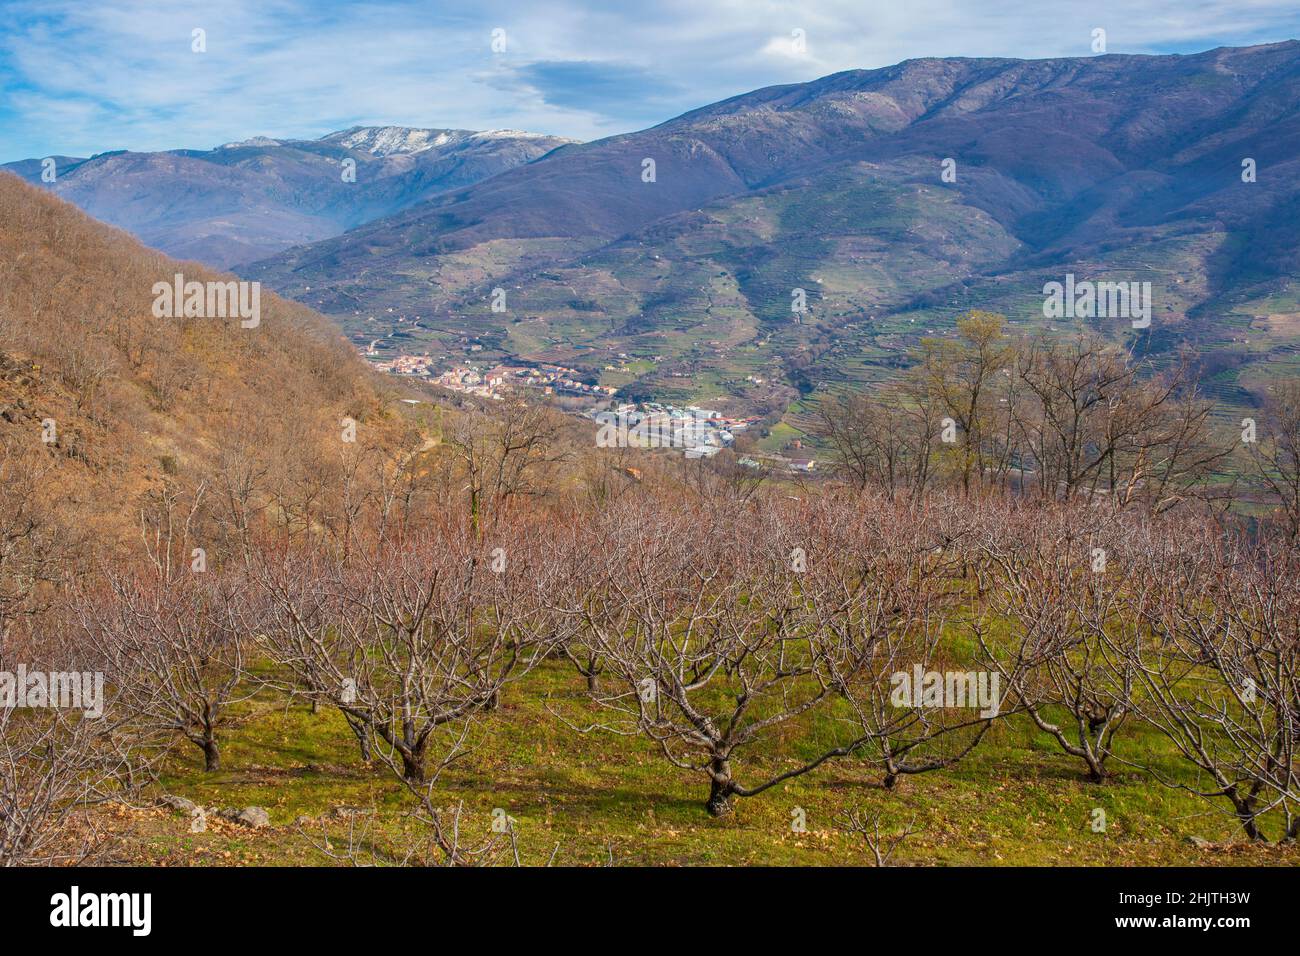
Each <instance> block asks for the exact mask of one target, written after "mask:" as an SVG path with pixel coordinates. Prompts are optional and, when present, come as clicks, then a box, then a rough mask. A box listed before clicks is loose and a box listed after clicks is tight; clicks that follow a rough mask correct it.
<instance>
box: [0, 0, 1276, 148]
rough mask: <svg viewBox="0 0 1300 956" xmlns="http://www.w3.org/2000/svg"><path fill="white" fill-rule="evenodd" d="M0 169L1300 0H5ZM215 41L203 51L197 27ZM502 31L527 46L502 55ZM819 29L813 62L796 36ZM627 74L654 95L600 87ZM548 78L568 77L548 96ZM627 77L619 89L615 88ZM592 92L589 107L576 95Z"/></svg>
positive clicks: (501, 123)
mask: <svg viewBox="0 0 1300 956" xmlns="http://www.w3.org/2000/svg"><path fill="white" fill-rule="evenodd" d="M0 8H2V9H3V12H4V16H3V18H0V89H3V90H4V91H5V97H4V99H3V101H0V136H2V137H3V142H0V159H2V160H10V159H16V158H19V157H20V156H33V155H48V154H50V153H54V152H60V153H65V154H88V153H90V152H96V151H100V150H105V149H120V148H130V149H136V150H144V149H163V148H175V147H182V146H184V147H205V146H212V145H216V144H217V143H221V142H226V141H230V140H238V139H245V138H248V137H249V136H253V135H258V134H265V135H270V136H317V135H320V134H322V133H325V132H327V131H328V130H330V129H332V128H338V127H341V126H347V125H352V124H354V123H385V124H403V125H421V126H451V127H465V128H485V127H515V128H520V129H532V130H538V131H541V132H547V133H556V134H560V135H565V136H573V137H576V138H582V139H589V138H593V137H597V136H603V135H609V134H611V133H616V132H623V131H626V130H629V129H634V128H638V127H640V126H643V125H647V123H648V122H653V121H655V120H662V119H668V118H670V117H671V116H672V115H675V114H676V113H679V112H683V111H685V110H687V109H691V108H694V107H696V106H701V105H704V104H707V103H710V102H713V101H715V100H718V99H722V98H725V97H727V96H732V95H735V94H737V93H742V92H746V91H748V90H751V89H754V88H756V87H760V86H765V85H771V84H777V83H790V82H797V81H802V80H809V79H813V78H815V77H817V76H821V75H824V74H827V73H832V72H836V71H839V70H846V69H853V68H872V67H880V66H886V65H889V64H892V63H896V62H898V61H899V60H903V59H907V58H910V57H918V56H958V55H960V56H1018V57H1043V56H1087V55H1089V54H1090V50H1089V43H1090V39H1091V31H1092V29H1093V28H1094V27H1097V26H1101V27H1104V28H1105V29H1106V30H1107V34H1108V39H1109V49H1110V51H1111V52H1117V53H1124V52H1164V51H1168V50H1173V49H1181V50H1191V49H1202V48H1207V47H1211V46H1216V45H1220V44H1233V43H1249V42H1265V41H1269V40H1279V39H1285V38H1287V37H1288V36H1290V35H1294V34H1296V33H1298V32H1300V12H1298V11H1297V8H1296V5H1295V3H1294V2H1293V0H1095V2H1093V3H1090V4H1086V5H1081V4H1078V3H1076V2H1071V0H1037V2H1035V0H1016V2H1011V0H966V2H957V0H909V2H907V3H898V2H896V0H890V2H879V0H868V2H863V0H807V2H803V3H785V2H777V0H658V2H655V3H652V4H642V3H636V4H627V5H622V4H620V5H617V6H615V5H610V4H606V3H604V2H601V0H582V2H573V0H570V2H560V0H536V2H534V3H531V4H528V5H523V4H518V3H516V2H507V0H475V2H468V0H451V2H437V0H435V2H415V0H385V2H376V3H366V2H349V3H333V4H332V3H328V2H309V0H204V2H194V0H180V2H176V0H97V2H95V3H85V2H82V0H44V2H42V3H39V4H29V3H20V2H16V0H0ZM196 26H201V27H203V28H204V29H205V30H207V33H208V52H207V53H206V54H195V53H192V52H191V51H190V31H191V30H192V29H193V28H194V27H196ZM495 27H501V28H504V29H505V30H506V31H507V36H508V39H509V46H508V52H507V53H505V54H494V53H492V51H491V48H490V43H491V31H492V29H493V28H495ZM796 29H800V30H803V31H805V37H806V50H805V51H804V52H802V53H798V52H796V51H795V50H794V47H793V44H792V35H791V34H792V31H793V30H796ZM565 62H581V63H589V64H590V63H594V64H608V65H609V68H610V71H611V78H612V77H613V76H614V74H615V73H616V72H617V73H619V74H620V75H623V76H637V75H642V76H644V77H645V80H644V84H645V88H644V90H641V89H639V88H635V87H634V88H631V89H629V90H628V95H627V97H626V98H625V99H624V100H622V101H620V100H619V98H618V96H616V95H605V96H603V97H601V96H595V95H592V96H586V97H584V96H582V95H580V94H581V93H582V92H583V91H581V90H574V89H567V90H566V89H564V88H562V84H564V83H566V82H570V83H581V82H582V75H581V74H580V73H577V72H575V73H574V74H573V75H572V76H571V77H566V74H565V72H564V71H563V70H556V69H551V70H550V72H549V73H548V74H547V75H546V76H545V77H543V79H541V80H539V78H538V76H537V75H536V71H535V70H533V71H531V72H530V69H529V68H530V67H532V66H533V65H534V64H538V63H547V64H552V65H553V64H562V63H565ZM545 83H550V84H551V87H550V89H547V88H546V87H545ZM608 86H609V89H610V90H613V91H616V90H617V86H616V84H614V83H613V80H612V79H611V82H610V83H609V84H608ZM575 104H580V106H579V105H575Z"/></svg>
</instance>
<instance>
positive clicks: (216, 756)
mask: <svg viewBox="0 0 1300 956" xmlns="http://www.w3.org/2000/svg"><path fill="white" fill-rule="evenodd" d="M220 769H221V751H220V750H218V749H217V739H216V737H208V738H207V739H206V740H204V741H203V772H204V773H215V772H216V771H218V770H220Z"/></svg>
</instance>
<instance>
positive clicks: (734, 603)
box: [570, 501, 917, 816]
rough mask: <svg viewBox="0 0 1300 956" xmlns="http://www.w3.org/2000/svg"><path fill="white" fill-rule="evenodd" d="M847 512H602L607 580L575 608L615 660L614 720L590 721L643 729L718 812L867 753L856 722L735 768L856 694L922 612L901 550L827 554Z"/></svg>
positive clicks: (609, 693) (610, 671)
mask: <svg viewBox="0 0 1300 956" xmlns="http://www.w3.org/2000/svg"><path fill="white" fill-rule="evenodd" d="M841 517H842V516H841V515H839V514H837V513H836V512H835V511H834V510H833V509H828V508H825V507H818V506H816V505H809V506H807V507H800V506H798V505H790V506H789V507H787V508H784V509H781V508H778V507H776V506H775V505H774V503H773V502H770V501H769V502H764V503H763V506H762V507H761V508H759V507H754V508H750V507H745V506H734V507H733V508H732V509H730V510H729V511H728V510H724V509H721V508H718V507H713V508H709V509H694V508H685V507H674V506H672V505H668V506H665V505H664V504H662V503H656V502H653V501H651V502H643V503H641V504H640V505H639V506H637V507H634V508H632V507H630V508H627V509H624V510H622V511H620V512H619V513H617V514H611V515H605V516H603V517H602V519H601V523H600V527H599V529H598V538H599V541H598V543H596V544H593V545H592V546H591V547H592V549H593V551H595V552H597V553H599V554H600V556H601V560H602V564H603V569H602V573H601V575H600V577H599V579H598V580H596V581H595V583H594V586H593V588H592V589H591V591H590V594H589V600H588V601H587V602H586V603H585V604H584V605H583V606H581V607H578V608H571V609H570V612H571V613H574V614H577V615H580V616H581V617H582V619H583V623H584V626H585V629H586V640H588V641H590V642H591V646H592V647H593V648H594V650H595V651H596V652H598V653H599V655H600V656H601V658H602V659H603V660H604V662H605V674H606V676H607V677H608V679H609V682H608V686H602V689H601V692H600V693H598V694H597V695H596V696H595V700H596V702H597V703H598V704H599V705H600V706H601V707H602V708H604V709H605V710H607V711H609V712H610V713H611V714H612V715H613V716H614V720H612V721H599V722H597V723H595V724H590V725H586V726H583V727H581V728H580V729H583V730H596V729H605V730H608V731H612V732H615V733H625V734H626V733H640V734H643V735H645V736H646V737H648V738H649V739H650V740H652V741H654V742H655V743H656V744H657V745H658V746H659V749H660V751H661V752H662V754H663V756H664V757H665V758H666V759H667V760H668V761H669V762H670V763H672V764H673V765H674V766H677V767H681V768H683V769H686V770H689V771H692V772H694V773H697V774H700V775H701V776H703V777H704V778H705V779H707V781H708V783H709V792H708V798H707V800H706V802H705V806H706V808H707V809H708V811H709V812H710V813H711V814H713V815H715V816H719V815H723V814H726V813H729V812H730V811H731V809H732V801H733V798H736V797H750V796H755V795H757V794H759V793H762V792H763V791H765V790H768V789H770V788H772V787H774V786H777V785H778V784H780V783H782V782H784V781H786V780H790V779H792V778H794V777H797V776H800V775H802V774H805V773H808V772H809V771H812V770H814V769H815V768H817V767H818V766H820V765H821V764H823V763H825V762H826V761H827V760H830V759H832V758H834V757H837V756H845V755H847V754H850V753H853V752H855V751H856V750H858V749H859V748H860V747H861V746H862V745H863V743H864V741H865V740H866V739H867V737H868V736H869V734H870V732H869V731H864V730H863V729H862V728H861V727H858V726H857V725H856V724H855V723H854V722H853V721H852V720H851V719H849V718H848V717H847V715H846V716H845V718H844V719H842V720H840V721H838V722H837V723H836V725H835V726H837V727H838V728H839V730H840V731H841V739H840V740H839V741H837V742H835V743H833V744H832V745H830V746H826V747H824V748H823V749H821V750H820V752H819V753H817V754H816V755H814V756H812V757H809V758H807V759H804V760H801V761H799V763H798V765H797V766H795V767H792V768H790V769H786V770H782V771H779V772H777V771H771V770H769V771H767V772H766V773H761V774H760V776H759V779H758V780H757V781H755V782H742V778H741V777H740V775H739V774H738V772H737V769H736V761H737V758H738V757H739V756H740V755H742V754H745V753H747V752H750V751H758V752H759V754H760V755H761V753H762V751H763V748H764V745H765V744H768V745H770V742H771V738H772V736H773V735H774V734H775V732H776V731H777V730H778V729H779V728H781V727H783V726H786V725H795V726H797V725H798V722H799V721H800V720H801V719H803V718H806V717H807V716H809V715H812V714H813V713H814V712H815V711H820V710H823V709H825V708H826V707H827V706H828V705H829V704H831V703H832V702H836V701H842V700H843V699H844V698H846V697H847V696H848V695H849V693H850V687H851V685H852V684H853V682H854V681H855V680H856V679H857V678H858V677H859V676H860V675H862V674H863V672H864V670H865V669H866V668H867V665H868V663H869V662H870V660H871V658H872V655H873V653H874V650H875V648H876V647H877V645H878V644H879V642H880V641H882V640H883V639H884V635H885V633H886V632H887V631H889V630H891V629H901V628H906V627H908V626H910V625H911V623H912V620H913V616H914V615H915V614H916V613H917V609H916V607H915V603H914V601H915V599H914V591H913V588H912V587H911V583H912V582H911V581H910V580H909V578H908V576H907V574H906V569H905V568H900V567H898V566H896V565H895V564H894V563H893V562H892V561H891V559H892V557H893V556H892V555H866V556H856V555H855V556H853V557H852V559H849V558H848V556H846V555H843V554H837V553H835V552H833V551H832V550H830V549H829V548H828V547H827V544H826V542H827V541H828V540H830V537H831V536H830V530H831V528H833V526H834V525H835V523H836V522H837V521H838V520H840V518H841ZM758 759H761V756H760V757H759V758H758ZM755 769H757V768H755Z"/></svg>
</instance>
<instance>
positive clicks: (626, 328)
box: [245, 41, 1300, 406]
mask: <svg viewBox="0 0 1300 956" xmlns="http://www.w3.org/2000/svg"><path fill="white" fill-rule="evenodd" d="M647 159H649V160H653V161H654V174H655V175H654V181H652V182H647V181H645V179H647V178H649V177H648V176H645V177H643V170H644V169H645V168H646V166H645V160H647ZM945 159H952V160H954V162H955V167H953V168H954V169H955V172H956V180H955V182H947V181H944V180H943V178H942V176H941V174H942V171H943V161H944V160H945ZM1245 159H1252V160H1254V162H1255V165H1256V168H1257V181H1256V182H1252V183H1246V182H1243V179H1242V163H1243V160H1245ZM1298 209H1300V43H1297V42H1295V41H1291V42H1286V43H1279V44H1272V45H1268V46H1260V47H1250V48H1240V49H1228V48H1225V49H1218V50H1213V51H1209V52H1207V53H1202V54H1197V55H1194V56H1099V57H1093V58H1081V59H1057V60H1040V61H1021V60H1007V59H929V60H912V61H907V62H905V63H901V64H898V65H897V66H892V67H888V68H886V69H879V70H862V71H851V72H847V73H841V74H836V75H834V76H829V77H825V78H823V79H821V80H817V81H815V82H811V83H805V84H797V85H790V86H781V87H772V88H769V89H763V90H758V91H756V92H753V93H749V94H746V95H743V96H737V97H734V98H732V99H729V100H726V101H724V102H721V103H717V104H714V105H712V106H708V107H705V108H703V109H700V110H696V111H694V112H691V113H688V114H685V115H684V116H681V117H679V118H677V119H674V120H672V121H670V122H667V123H664V124H662V125H660V126H657V127H654V128H653V129H649V130H645V131H642V132H639V133H635V134H630V135H626V136H618V137H614V138H611V139H607V140H601V141H599V142H594V143H589V144H586V145H580V146H571V147H566V148H565V149H563V150H559V151H557V152H555V153H552V154H551V155H549V156H547V157H546V158H544V159H542V160H540V161H538V162H534V163H531V164H529V165H527V166H523V167H520V168H517V169H514V170H511V171H509V172H506V173H503V174H501V175H499V176H496V177H493V178H492V179H490V180H487V181H484V182H480V183H478V184H475V185H472V186H469V187H466V188H464V189H460V190H457V191H454V192H450V193H447V194H445V195H442V196H438V197H434V198H433V199H431V200H430V201H428V202H425V203H421V204H419V205H416V206H413V207H411V208H408V209H406V210H405V211H403V212H401V213H398V214H396V215H394V216H390V217H387V218H383V219H380V220H376V221H374V222H371V223H369V224H367V225H365V226H362V227H360V228H357V229H354V230H352V231H350V232H348V233H346V234H344V235H342V236H338V237H336V238H333V239H329V240H326V241H323V242H318V243H314V244H310V245H307V246H303V247H299V248H295V249H292V250H289V251H287V252H284V253H282V254H280V255H278V256H276V257H273V258H271V259H269V260H267V261H265V262H262V263H258V264H255V265H251V266H248V267H246V269H245V271H246V272H247V273H248V274H249V275H254V276H259V277H262V278H265V279H267V280H268V281H269V282H271V283H272V284H273V285H274V286H275V287H277V288H279V289H281V290H283V291H284V292H285V293H286V294H288V295H291V296H294V297H296V298H300V299H302V300H303V301H307V302H309V303H311V304H312V305H313V306H314V307H316V308H319V309H321V310H322V311H325V312H326V313H328V314H331V315H335V316H337V317H338V318H339V319H340V321H342V322H343V323H344V324H345V327H346V328H347V329H348V330H349V331H350V332H351V333H352V334H353V337H354V340H356V341H358V342H362V341H365V342H370V341H378V343H379V346H378V347H379V349H380V350H381V351H382V350H385V349H390V350H421V351H424V350H430V351H434V352H435V353H437V354H445V355H447V356H448V357H449V358H450V357H455V356H456V355H458V354H461V353H462V352H463V351H464V350H467V349H470V348H472V347H473V346H478V347H479V349H478V350H476V351H475V353H474V354H475V355H476V356H480V355H481V356H482V357H485V358H495V357H499V356H506V355H515V356H523V357H526V358H546V359H551V360H564V361H565V362H566V363H567V364H571V365H575V366H577V367H580V368H586V369H588V370H589V371H590V372H591V374H592V375H593V376H600V377H601V378H602V379H603V380H604V381H605V382H607V383H611V384H621V385H628V386H629V387H630V388H631V389H632V390H633V391H642V392H646V393H651V392H653V393H658V394H679V395H681V396H683V397H686V396H700V397H704V396H716V395H722V396H732V397H735V398H737V399H743V400H745V401H748V402H756V403H759V404H767V405H773V404H775V405H778V406H779V405H781V404H783V403H784V402H786V401H788V400H790V399H791V398H795V397H797V396H798V394H800V393H808V392H812V391H816V390H817V389H819V388H835V387H837V386H838V385H839V384H841V383H848V382H864V381H870V380H873V379H876V378H880V377H882V376H884V375H887V374H889V373H890V369H891V368H892V367H894V366H895V365H896V364H897V362H898V361H899V357H900V353H901V351H902V350H903V349H904V348H906V346H907V345H909V344H912V343H914V342H915V340H916V339H917V338H918V337H919V336H920V335H924V334H927V333H928V332H931V331H933V333H934V334H946V333H948V332H950V330H951V327H952V317H953V316H954V315H955V314H956V312H957V311H959V310H961V309H966V308H970V307H974V306H979V307H984V308H993V309H998V310H1001V311H1004V312H1006V313H1008V314H1009V315H1010V316H1011V318H1012V320H1013V321H1014V322H1017V323H1021V324H1032V325H1043V324H1046V323H1045V321H1044V319H1043V315H1042V310H1041V307H1042V301H1043V295H1042V287H1043V284H1044V282H1045V281H1049V280H1052V279H1056V280H1060V279H1062V278H1063V277H1064V274H1065V273H1067V272H1074V273H1077V274H1078V276H1079V278H1080V279H1085V278H1092V279H1099V280H1106V279H1113V280H1117V281H1118V280H1125V281H1128V280H1135V281H1137V280H1140V281H1150V282H1152V284H1153V299H1154V303H1153V306H1154V310H1155V321H1154V322H1153V324H1152V327H1151V328H1150V329H1149V330H1146V331H1143V332H1141V333H1139V332H1135V331H1134V330H1133V329H1132V327H1131V325H1130V324H1129V323H1128V322H1121V321H1115V320H1105V322H1102V320H1095V323H1099V324H1101V325H1102V326H1103V327H1104V328H1105V330H1107V331H1111V332H1114V334H1115V335H1116V336H1139V337H1140V341H1139V343H1138V346H1139V347H1140V348H1143V349H1147V350H1152V351H1157V352H1158V351H1160V350H1164V349H1169V348H1172V347H1174V346H1175V345H1179V344H1189V345H1191V346H1193V347H1196V348H1200V349H1202V350H1203V351H1205V352H1207V353H1215V354H1216V355H1219V356H1222V355H1223V354H1231V355H1232V356H1233V358H1232V360H1231V361H1229V362H1227V363H1226V366H1224V367H1223V368H1221V369H1219V370H1218V371H1216V372H1215V373H1214V375H1215V376H1217V377H1216V378H1214V380H1213V381H1210V379H1209V378H1207V384H1208V385H1211V386H1215V387H1217V386H1222V388H1223V394H1224V395H1225V396H1226V397H1229V398H1233V399H1234V400H1238V399H1240V400H1245V399H1244V398H1243V396H1247V397H1248V391H1249V390H1250V389H1258V388H1259V387H1261V384H1262V382H1263V381H1264V380H1265V379H1266V378H1267V375H1269V374H1272V372H1273V371H1275V370H1276V369H1277V368H1279V367H1287V363H1289V362H1291V361H1292V358H1293V355H1294V352H1293V350H1292V346H1293V344H1294V342H1295V339H1294V331H1293V330H1294V327H1295V325H1296V323H1294V322H1287V321H1281V320H1276V319H1270V318H1269V316H1272V315H1283V316H1285V315H1288V314H1290V313H1291V312H1296V311H1300V305H1297V304H1296V293H1295V291H1293V289H1292V285H1291V282H1292V279H1293V278H1294V277H1295V276H1296V275H1297V273H1298V272H1300V230H1297V229H1296V228H1295V227H1294V225H1293V224H1294V222H1295V221H1296V217H1295V213H1296V212H1297V211H1298ZM494 288H501V289H504V290H505V291H506V293H507V309H506V311H505V312H493V311H492V310H491V308H490V300H491V291H492V289H494ZM797 289H803V290H805V293H806V297H807V301H808V307H809V311H808V312H807V313H806V314H803V315H799V314H796V313H794V312H793V311H792V303H793V302H794V301H795V299H796V297H797V293H796V292H795V290H797ZM417 317H418V318H417ZM620 353H622V354H623V355H626V358H624V357H622V355H620ZM1279 363H1280V364H1279ZM759 379H761V380H762V382H759V381H757V380H759ZM773 383H776V384H775V386H774V385H773Z"/></svg>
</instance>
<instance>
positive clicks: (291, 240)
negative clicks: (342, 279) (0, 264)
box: [4, 126, 570, 268]
mask: <svg viewBox="0 0 1300 956" xmlns="http://www.w3.org/2000/svg"><path fill="white" fill-rule="evenodd" d="M568 142H570V141H569V140H565V139H560V138H558V137H554V136H542V135H539V134H536V133H526V132H521V131H519V130H492V131H489V132H473V131H470V130H454V129H413V128H409V127H396V126H381V127H355V128H353V129H348V130H342V131H340V132H337V133H330V134H329V135H327V136H323V137H321V138H320V139H317V140H276V139H270V138H268V137H265V136H258V137H255V138H253V139H250V140H246V141H244V142H239V143H227V144H225V145H223V146H218V147H217V148H216V149H211V150H189V149H178V150H171V151H167V152H158V153H132V152H125V151H116V152H108V153H101V154H99V155H97V156H92V157H90V158H89V159H82V158H78V157H69V156H59V157H51V158H52V159H53V160H54V167H53V169H54V176H55V179H54V182H53V183H50V184H49V185H50V188H51V189H53V191H54V192H55V194H56V195H59V196H61V197H62V198H64V199H67V200H69V201H70V202H73V203H75V204H76V205H78V206H80V207H81V208H82V209H83V210H85V211H86V212H88V213H90V214H91V215H92V216H94V217H95V218H96V219H99V220H101V221H103V222H107V223H109V224H110V225H114V226H119V227H121V228H123V229H126V230H128V231H130V232H132V233H134V234H135V235H136V236H137V237H139V238H140V239H141V240H142V241H144V242H145V243H147V244H148V245H150V246H153V247H154V248H156V249H159V250H161V251H163V252H166V253H167V254H168V255H172V256H175V257H178V258H182V259H195V260H198V261H201V262H204V263H206V264H208V265H212V266H217V267H221V268H228V267H230V266H232V265H237V264H239V263H242V262H248V261H251V260H253V259H260V258H263V257H265V256H268V255H271V254H273V253H275V252H279V251H280V250H282V249H286V248H288V247H290V246H293V245H298V244H300V243H307V242H314V241H317V240H320V239H326V238H329V237H331V236H335V235H338V234H339V233H341V232H343V231H344V230H346V229H350V228H352V227H354V226H357V225H360V224H362V223H365V222H368V221H370V220H372V219H376V218H379V217H381V216H386V215H390V214H393V213H396V212H399V211H401V210H402V209H405V208H406V207H408V206H410V205H412V204H414V203H418V202H421V201H423V200H425V199H429V198H430V197H433V196H436V195H438V194H440V193H442V192H446V191H448V190H453V189H457V188H459V187H463V186H468V185H471V184H473V183H476V182H478V181H479V180H481V179H485V178H487V177H489V176H493V175H495V174H497V173H500V172H502V171H504V170H507V169H510V168H512V167H514V166H517V165H519V164H521V163H527V162H529V161H531V160H534V159H536V158H538V157H539V156H543V155H545V154H546V153H548V152H550V151H551V150H552V149H555V148H556V147H557V146H561V145H564V144H565V143H568ZM4 168H7V169H9V170H10V171H11V172H14V173H16V174H18V175H19V176H21V177H23V178H24V179H26V180H27V181H29V182H31V183H34V184H36V185H42V184H44V180H43V179H42V173H43V172H44V171H45V170H46V169H48V164H44V163H43V161H42V160H41V159H28V160H23V161H21V162H17V163H10V164H8V166H6V167H4Z"/></svg>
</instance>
